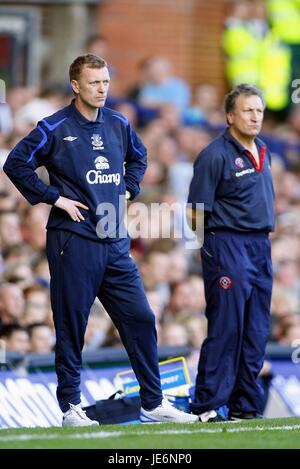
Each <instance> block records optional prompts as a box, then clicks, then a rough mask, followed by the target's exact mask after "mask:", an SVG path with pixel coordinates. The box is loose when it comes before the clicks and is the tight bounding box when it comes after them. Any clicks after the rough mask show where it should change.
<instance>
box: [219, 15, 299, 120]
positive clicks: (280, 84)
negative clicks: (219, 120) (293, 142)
mask: <svg viewBox="0 0 300 469" xmlns="http://www.w3.org/2000/svg"><path fill="white" fill-rule="evenodd" d="M222 45H223V49H224V51H225V54H226V74H227V78H228V81H229V83H230V85H231V86H236V85H237V84H239V83H252V84H255V85H257V86H258V87H260V88H261V89H262V90H263V92H264V94H265V97H266V105H267V108H268V109H270V110H272V111H281V110H282V109H284V108H286V107H287V106H288V104H289V94H290V93H289V84H290V81H291V52H290V49H289V47H287V46H286V45H284V44H283V43H282V42H281V41H279V40H278V38H277V37H276V36H275V35H274V34H273V33H272V32H270V31H269V32H267V33H266V34H265V36H264V37H263V38H261V37H256V36H255V35H254V34H253V32H252V31H251V29H250V28H249V26H248V25H247V22H243V21H241V20H238V19H234V20H230V21H229V22H227V24H226V29H225V30H224V33H223V38H222Z"/></svg>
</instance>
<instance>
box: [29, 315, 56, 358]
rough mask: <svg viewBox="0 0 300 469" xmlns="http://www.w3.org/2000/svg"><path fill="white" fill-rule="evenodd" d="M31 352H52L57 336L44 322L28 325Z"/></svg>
mask: <svg viewBox="0 0 300 469" xmlns="http://www.w3.org/2000/svg"><path fill="white" fill-rule="evenodd" d="M28 333H29V339H30V351H31V353H42V354H43V353H51V352H53V346H54V343H55V338H54V335H53V331H52V330H51V328H50V327H49V326H48V325H47V324H44V323H43V322H36V323H33V324H30V326H29V327H28Z"/></svg>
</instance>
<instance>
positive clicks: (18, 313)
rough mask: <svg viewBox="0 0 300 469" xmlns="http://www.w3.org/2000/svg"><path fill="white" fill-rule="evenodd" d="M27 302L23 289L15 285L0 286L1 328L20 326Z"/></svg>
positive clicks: (3, 284)
mask: <svg viewBox="0 0 300 469" xmlns="http://www.w3.org/2000/svg"><path fill="white" fill-rule="evenodd" d="M24 308H25V301H24V295H23V292H22V290H21V288H20V287H19V286H18V285H16V284H14V283H8V282H7V283H2V285H0V328H1V326H3V325H8V324H18V323H19V322H21V321H22V319H23V317H24Z"/></svg>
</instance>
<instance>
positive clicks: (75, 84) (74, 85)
mask: <svg viewBox="0 0 300 469" xmlns="http://www.w3.org/2000/svg"><path fill="white" fill-rule="evenodd" d="M71 87H72V90H73V91H74V93H75V94H79V83H78V81H77V80H72V81H71Z"/></svg>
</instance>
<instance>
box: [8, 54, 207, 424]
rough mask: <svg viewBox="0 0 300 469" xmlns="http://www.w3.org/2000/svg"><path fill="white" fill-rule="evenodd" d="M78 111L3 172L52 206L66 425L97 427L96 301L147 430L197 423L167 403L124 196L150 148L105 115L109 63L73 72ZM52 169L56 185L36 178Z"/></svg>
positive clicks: (116, 117) (77, 63)
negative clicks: (86, 391)
mask: <svg viewBox="0 0 300 469" xmlns="http://www.w3.org/2000/svg"><path fill="white" fill-rule="evenodd" d="M70 80H71V86H72V89H73V92H74V95H75V99H74V100H73V101H72V103H71V104H70V105H69V106H67V107H65V108H64V109H62V110H60V111H58V112H57V113H55V114H54V115H52V116H50V117H47V118H45V119H43V120H42V121H41V122H39V123H38V125H37V127H36V128H35V129H34V130H33V131H32V132H31V133H30V134H29V135H28V136H27V137H26V138H24V139H23V140H22V141H21V142H20V143H19V144H18V145H17V146H16V147H15V148H14V149H13V150H12V152H11V153H10V155H9V156H8V158H7V161H6V163H5V165H4V171H5V172H6V174H7V175H8V176H9V178H10V179H11V180H12V181H13V183H14V184H15V186H16V187H17V188H18V189H19V190H20V192H21V193H22V194H23V195H24V197H26V199H27V200H28V201H29V202H30V203H31V204H37V203H39V202H45V203H47V204H50V205H52V210H51V213H50V216H49V220H48V224H47V230H48V231H47V257H48V261H49V266H50V274H51V304H52V309H53V314H54V324H55V330H56V351H55V352H56V360H55V364H56V372H57V376H58V388H57V398H58V402H59V405H60V408H61V410H62V412H63V413H64V417H63V425H66V426H84V425H95V424H96V425H97V424H98V423H97V422H94V421H92V420H90V419H88V418H87V416H86V415H85V413H84V412H83V411H82V409H81V405H80V368H81V351H82V347H83V343H84V333H85V330H86V325H87V321H88V315H89V311H90V308H91V306H92V304H93V302H94V299H95V297H96V296H98V298H99V299H100V301H101V302H102V304H103V305H104V307H105V309H106V310H107V312H108V314H109V315H110V317H111V319H112V320H113V322H114V324H115V325H116V327H117V328H118V331H119V333H120V336H121V338H122V341H123V343H124V346H125V348H126V350H127V352H128V355H129V358H130V361H131V364H132V368H133V370H134V372H135V374H136V377H137V379H138V381H139V384H140V395H141V402H142V409H141V420H142V421H151V422H152V421H153V422H155V421H172V422H193V421H196V420H198V418H196V419H195V415H191V414H190V415H188V414H185V413H183V412H180V411H178V410H177V409H174V408H173V407H172V406H171V405H170V404H169V403H168V401H166V400H162V392H161V386H160V376H159V370H158V363H157V338H156V329H155V319H154V314H153V312H152V311H151V309H150V307H149V304H148V302H147V299H146V296H145V292H144V289H143V285H142V281H141V278H140V274H139V272H138V270H137V267H136V266H135V264H134V262H133V260H132V258H131V257H130V253H129V248H130V239H129V237H128V235H127V232H126V230H125V231H124V226H123V223H122V218H123V217H122V215H123V214H124V209H125V197H126V198H130V199H133V198H134V197H135V196H136V195H137V194H138V193H139V183H140V181H141V180H142V178H143V175H144V172H145V169H146V149H145V147H144V145H143V144H142V142H141V140H140V139H139V137H138V136H137V135H136V134H135V132H134V131H133V129H132V127H131V126H130V124H129V122H128V120H127V119H126V118H125V117H123V116H122V115H121V114H119V113H117V112H115V111H113V110H110V109H107V108H105V107H104V104H105V99H106V96H107V91H108V88H109V81H110V77H109V72H108V69H107V64H106V62H105V61H104V60H103V59H101V58H99V57H97V56H95V55H93V54H86V55H84V56H80V57H78V58H77V59H75V60H74V62H73V63H72V64H71V66H70ZM39 166H45V167H46V168H47V170H48V173H49V178H50V184H49V185H47V184H45V183H44V182H43V181H42V180H41V179H39V177H38V175H37V174H36V173H35V170H36V168H38V167H39Z"/></svg>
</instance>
